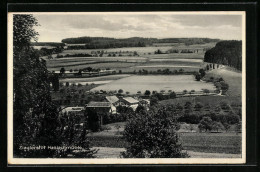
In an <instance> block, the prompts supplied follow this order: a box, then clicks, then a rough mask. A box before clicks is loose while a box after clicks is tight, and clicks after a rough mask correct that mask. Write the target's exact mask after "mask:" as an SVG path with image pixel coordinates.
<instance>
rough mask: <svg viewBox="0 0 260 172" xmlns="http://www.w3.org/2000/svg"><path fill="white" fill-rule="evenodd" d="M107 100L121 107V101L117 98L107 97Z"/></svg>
mask: <svg viewBox="0 0 260 172" xmlns="http://www.w3.org/2000/svg"><path fill="white" fill-rule="evenodd" d="M106 100H107V101H108V102H110V103H111V104H112V105H114V106H119V104H120V100H119V98H117V97H116V96H106Z"/></svg>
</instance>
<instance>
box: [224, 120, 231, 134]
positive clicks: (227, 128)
mask: <svg viewBox="0 0 260 172" xmlns="http://www.w3.org/2000/svg"><path fill="white" fill-rule="evenodd" d="M223 126H224V128H225V130H226V132H227V131H228V130H229V129H230V125H229V124H228V123H227V122H225V123H224V124H223Z"/></svg>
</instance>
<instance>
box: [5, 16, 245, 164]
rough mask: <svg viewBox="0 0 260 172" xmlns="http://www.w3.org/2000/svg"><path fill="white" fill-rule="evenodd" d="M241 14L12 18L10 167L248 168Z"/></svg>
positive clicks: (9, 47)
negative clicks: (200, 165) (200, 166)
mask: <svg viewBox="0 0 260 172" xmlns="http://www.w3.org/2000/svg"><path fill="white" fill-rule="evenodd" d="M245 15H246V14H245V12H244V11H211V12H206V11H196V12H192V11H190V12H176V11H175V12H159V11H155V12H24V13H22V12H9V13H8V163H9V164H175V163H178V164H184V163H188V164H208V163H212V164H217V163H222V164H242V163H245V162H246V159H245V157H246V140H245V139H246V130H245V127H246V110H245V108H246V104H245V99H246V97H245V96H246V95H245V89H246V88H245V84H246V78H245V72H246V68H245V61H246V53H245V47H246V41H245V40H246V37H245V30H246V28H245V22H246V21H245Z"/></svg>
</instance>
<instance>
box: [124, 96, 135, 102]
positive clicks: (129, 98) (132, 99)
mask: <svg viewBox="0 0 260 172" xmlns="http://www.w3.org/2000/svg"><path fill="white" fill-rule="evenodd" d="M123 99H124V100H125V101H127V102H128V103H139V101H138V100H136V99H134V98H133V97H124V98H123Z"/></svg>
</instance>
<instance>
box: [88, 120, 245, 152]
mask: <svg viewBox="0 0 260 172" xmlns="http://www.w3.org/2000/svg"><path fill="white" fill-rule="evenodd" d="M115 125H120V126H121V128H120V129H119V131H123V130H124V126H125V123H124V122H120V123H113V124H108V125H107V126H109V127H111V129H110V130H108V131H107V130H105V131H101V132H96V133H90V134H89V136H88V137H89V139H90V143H91V146H94V147H110V148H111V147H112V148H124V147H126V146H127V143H126V142H125V141H124V139H123V138H122V135H119V134H118V130H117V129H116V128H115ZM179 135H180V140H181V142H182V145H183V147H184V149H185V150H189V151H195V152H208V153H232V154H239V153H241V134H236V133H179Z"/></svg>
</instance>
